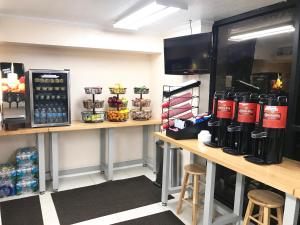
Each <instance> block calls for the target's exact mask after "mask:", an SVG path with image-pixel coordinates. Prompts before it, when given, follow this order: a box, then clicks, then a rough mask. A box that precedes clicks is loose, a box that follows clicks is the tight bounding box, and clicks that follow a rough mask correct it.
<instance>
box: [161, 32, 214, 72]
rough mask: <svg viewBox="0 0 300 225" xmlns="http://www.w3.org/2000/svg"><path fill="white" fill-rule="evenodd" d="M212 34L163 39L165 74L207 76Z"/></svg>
mask: <svg viewBox="0 0 300 225" xmlns="http://www.w3.org/2000/svg"><path fill="white" fill-rule="evenodd" d="M211 46H212V33H201V34H194V35H188V36H182V37H176V38H168V39H164V57H165V74H173V75H194V74H207V73H209V68H210V52H211Z"/></svg>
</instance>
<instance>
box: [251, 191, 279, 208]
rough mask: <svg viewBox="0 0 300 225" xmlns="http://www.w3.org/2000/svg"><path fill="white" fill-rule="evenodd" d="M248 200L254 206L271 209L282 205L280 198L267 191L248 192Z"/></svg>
mask: <svg viewBox="0 0 300 225" xmlns="http://www.w3.org/2000/svg"><path fill="white" fill-rule="evenodd" d="M248 198H249V199H251V201H252V202H253V203H254V204H256V205H259V206H262V207H268V208H272V209H273V208H279V207H281V206H283V205H284V198H283V197H282V196H280V195H279V194H276V193H274V192H272V191H267V190H252V191H249V193H248Z"/></svg>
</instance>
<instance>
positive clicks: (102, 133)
mask: <svg viewBox="0 0 300 225" xmlns="http://www.w3.org/2000/svg"><path fill="white" fill-rule="evenodd" d="M106 137H107V136H106V129H104V128H103V129H100V172H101V174H104V173H105V166H106V142H107V138H106Z"/></svg>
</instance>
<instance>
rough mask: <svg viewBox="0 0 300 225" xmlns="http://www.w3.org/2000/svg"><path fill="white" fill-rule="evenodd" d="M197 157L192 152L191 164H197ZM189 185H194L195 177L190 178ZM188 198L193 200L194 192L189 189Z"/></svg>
mask: <svg viewBox="0 0 300 225" xmlns="http://www.w3.org/2000/svg"><path fill="white" fill-rule="evenodd" d="M195 158H196V157H195V155H194V154H193V153H191V152H190V164H194V163H195ZM189 183H190V184H192V183H193V176H190V177H189ZM187 196H188V198H190V199H192V198H193V190H192V189H190V188H189V189H188V190H187Z"/></svg>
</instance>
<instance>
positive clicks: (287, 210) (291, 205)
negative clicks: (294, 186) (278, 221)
mask: <svg viewBox="0 0 300 225" xmlns="http://www.w3.org/2000/svg"><path fill="white" fill-rule="evenodd" d="M298 216H299V200H298V199H297V198H295V197H294V196H291V195H289V194H286V196H285V205H284V215H283V225H297V222H298Z"/></svg>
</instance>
